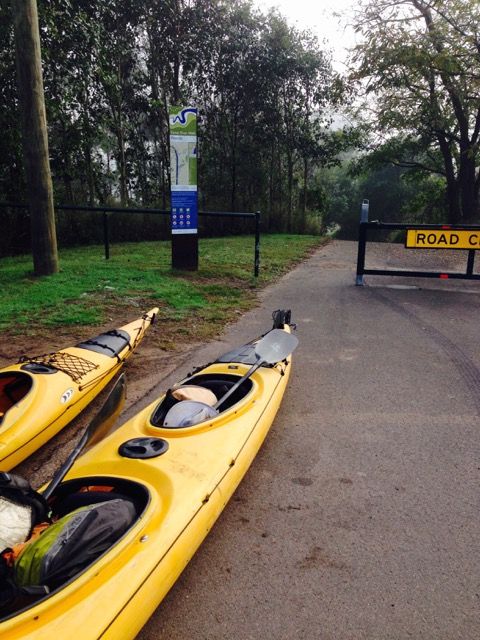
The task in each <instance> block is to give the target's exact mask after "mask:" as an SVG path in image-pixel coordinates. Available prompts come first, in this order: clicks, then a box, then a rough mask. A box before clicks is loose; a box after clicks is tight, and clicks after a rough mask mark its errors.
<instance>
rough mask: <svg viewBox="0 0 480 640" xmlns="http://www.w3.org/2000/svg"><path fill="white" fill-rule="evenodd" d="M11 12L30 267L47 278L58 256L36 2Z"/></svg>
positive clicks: (16, 1) (22, 1)
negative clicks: (29, 224) (29, 231)
mask: <svg viewBox="0 0 480 640" xmlns="http://www.w3.org/2000/svg"><path fill="white" fill-rule="evenodd" d="M12 8H13V20H14V28H15V52H16V61H17V84H18V95H19V100H20V110H21V115H22V133H23V148H24V159H25V171H26V178H27V191H28V201H29V209H30V218H31V231H32V254H33V266H34V273H35V275H37V276H40V275H50V274H52V273H55V272H56V271H58V256H57V239H56V232H55V216H54V210H53V189H52V180H51V176H50V165H49V158H48V136H47V122H46V115H45V103H44V98H43V81H42V67H41V57H40V35H39V31H38V15H37V5H36V0H13V3H12Z"/></svg>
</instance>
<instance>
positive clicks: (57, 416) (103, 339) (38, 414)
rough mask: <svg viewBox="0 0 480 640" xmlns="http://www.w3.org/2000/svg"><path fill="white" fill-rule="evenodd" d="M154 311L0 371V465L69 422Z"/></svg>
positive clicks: (101, 385) (22, 456)
mask: <svg viewBox="0 0 480 640" xmlns="http://www.w3.org/2000/svg"><path fill="white" fill-rule="evenodd" d="M157 313H158V309H157V308H154V309H151V310H150V311H149V312H148V313H145V314H144V315H143V316H142V317H141V318H139V319H138V320H135V321H134V322H131V323H129V324H127V325H125V326H124V327H120V328H119V329H114V330H112V331H107V332H106V333H102V334H101V335H99V336H96V337H95V338H92V339H90V340H84V341H83V342H80V343H79V344H77V345H75V346H74V347H68V348H66V349H61V350H60V351H56V352H55V353H49V354H45V355H42V356H36V357H33V358H28V357H24V358H22V359H21V361H20V362H19V363H18V364H14V365H11V366H9V367H5V368H4V369H1V370H0V469H2V470H3V471H8V470H9V469H11V468H12V467H14V466H15V465H17V464H19V463H20V462H21V461H22V460H24V459H25V458H27V457H28V456H29V455H30V454H31V453H33V452H34V451H36V450H37V449H38V448H39V447H41V446H42V445H43V444H45V443H46V442H47V441H48V440H49V439H50V438H51V437H52V436H54V435H55V434H56V433H58V431H60V430H61V429H62V428H63V427H65V426H66V425H67V424H68V423H69V422H71V420H72V419H73V418H75V417H76V416H77V415H78V414H79V413H80V412H81V411H82V410H83V409H84V408H85V407H86V406H87V405H88V403H89V402H91V401H92V400H93V398H95V396H96V395H98V394H99V393H100V391H102V389H103V388H104V387H105V385H107V384H108V382H109V381H110V380H111V379H112V378H113V377H114V376H115V374H116V373H117V372H118V371H119V369H120V368H121V366H122V365H123V363H124V362H125V360H126V359H127V358H128V356H129V355H130V354H131V353H132V351H133V350H134V349H135V347H137V346H138V345H139V343H140V342H141V340H142V338H143V336H144V334H145V331H146V330H147V329H148V327H149V326H150V324H151V323H152V322H153V321H154V318H155V315H156V314H157Z"/></svg>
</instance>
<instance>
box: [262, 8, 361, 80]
mask: <svg viewBox="0 0 480 640" xmlns="http://www.w3.org/2000/svg"><path fill="white" fill-rule="evenodd" d="M254 4H255V5H256V6H258V7H259V8H260V9H262V10H263V11H265V10H268V9H269V8H271V7H276V8H277V9H278V10H279V11H280V13H281V14H283V15H284V16H285V17H286V18H287V19H288V22H289V23H290V24H292V25H294V26H297V27H298V28H300V29H307V28H308V29H310V30H311V31H313V32H314V33H315V34H316V35H317V36H318V37H319V39H320V40H323V39H326V40H328V42H329V45H330V48H331V49H332V52H333V62H334V66H335V68H336V69H337V70H338V71H342V70H343V68H344V67H343V64H342V61H344V60H345V57H346V48H348V47H351V46H353V44H354V42H355V39H354V33H353V30H352V29H351V27H348V26H347V23H348V22H349V20H348V17H346V18H343V19H340V18H338V17H334V16H333V13H334V12H336V13H346V14H347V16H348V14H349V13H351V12H352V8H354V7H355V6H356V5H357V3H356V2H355V0H254Z"/></svg>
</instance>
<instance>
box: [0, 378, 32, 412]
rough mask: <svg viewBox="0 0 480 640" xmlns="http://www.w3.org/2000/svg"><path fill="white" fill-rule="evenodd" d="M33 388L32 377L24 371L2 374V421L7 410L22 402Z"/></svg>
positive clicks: (0, 406) (0, 379)
mask: <svg viewBox="0 0 480 640" xmlns="http://www.w3.org/2000/svg"><path fill="white" fill-rule="evenodd" d="M31 388H32V379H31V377H30V376H28V375H26V374H24V373H16V372H11V373H2V374H0V414H1V415H0V422H1V420H2V419H3V416H4V415H5V414H6V413H7V411H8V410H9V409H11V408H12V407H13V406H14V405H15V404H17V402H20V400H22V399H23V398H24V397H25V396H26V395H27V393H28V392H29V391H30V389H31Z"/></svg>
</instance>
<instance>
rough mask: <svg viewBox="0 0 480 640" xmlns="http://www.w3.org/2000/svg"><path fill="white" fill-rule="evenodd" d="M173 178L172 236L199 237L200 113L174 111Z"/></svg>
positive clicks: (171, 117)
mask: <svg viewBox="0 0 480 640" xmlns="http://www.w3.org/2000/svg"><path fill="white" fill-rule="evenodd" d="M169 119H170V178H171V211H172V213H171V230H172V234H173V235H179V234H190V233H192V234H196V233H198V204H197V202H198V201H197V109H196V108H194V107H185V108H182V107H171V108H170V112H169Z"/></svg>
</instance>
